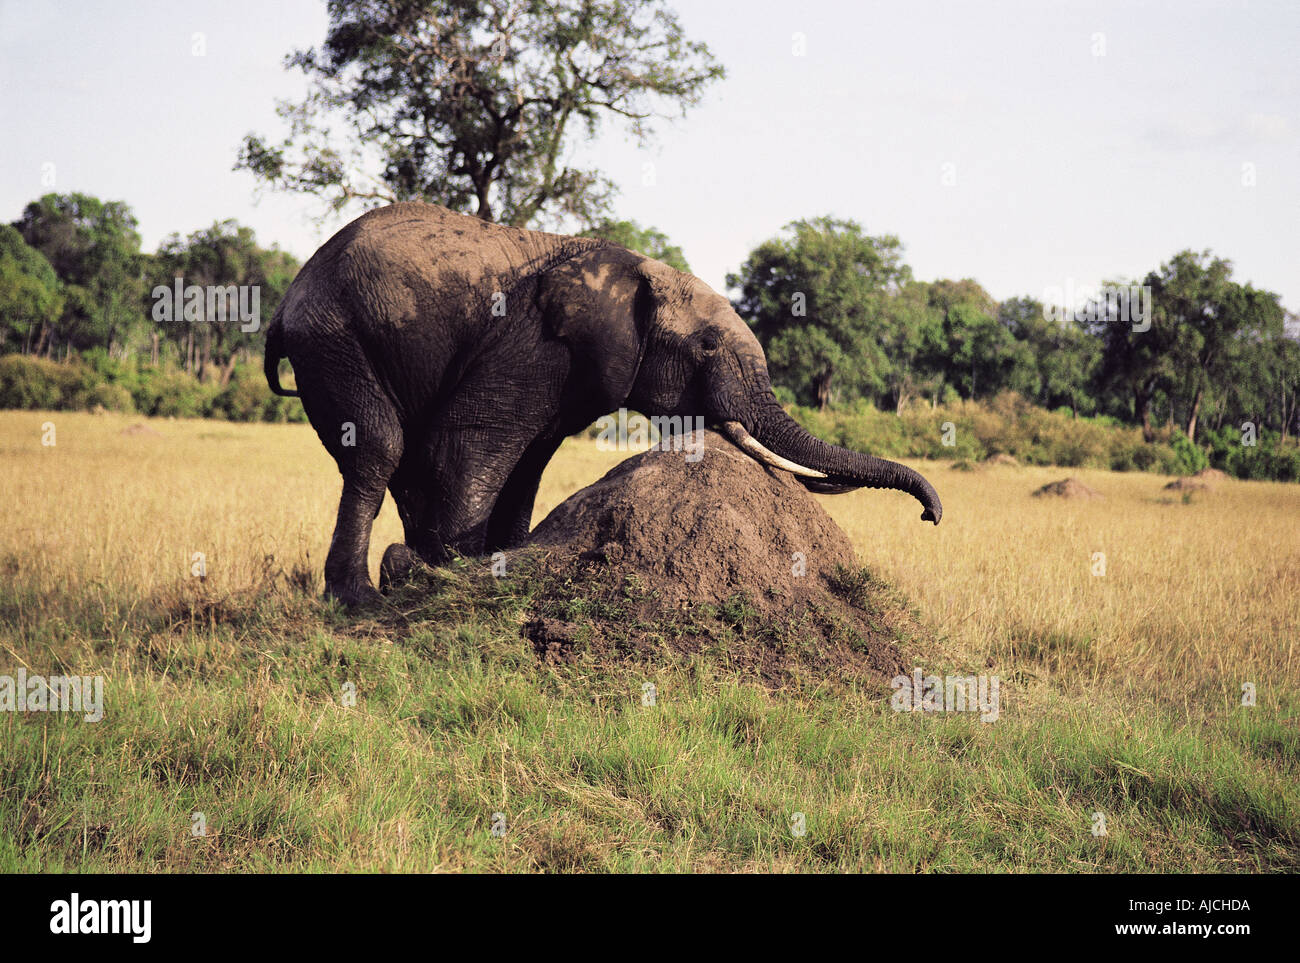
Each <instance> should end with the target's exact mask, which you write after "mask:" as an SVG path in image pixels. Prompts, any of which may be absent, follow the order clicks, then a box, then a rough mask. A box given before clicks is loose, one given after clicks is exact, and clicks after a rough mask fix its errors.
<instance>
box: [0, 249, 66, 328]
mask: <svg viewBox="0 0 1300 963" xmlns="http://www.w3.org/2000/svg"><path fill="white" fill-rule="evenodd" d="M62 313H63V284H62V283H61V282H60V281H59V278H58V275H57V274H55V273H54V268H53V267H52V266H51V265H50V262H49V261H47V260H46V259H45V255H43V254H41V252H40V251H38V250H36V249H35V248H34V247H31V246H30V245H29V244H28V243H27V242H26V241H24V240H23V236H22V235H21V234H19V233H18V230H17V229H16V228H13V227H10V226H9V225H8V224H0V350H9V344H10V342H11V341H12V342H13V344H14V345H15V347H21V350H22V351H23V353H25V354H26V353H30V352H31V350H32V338H33V336H35V337H36V350H37V352H38V353H39V352H40V350H41V346H42V344H43V342H44V341H45V339H46V337H47V336H48V333H49V330H50V328H51V326H52V325H53V324H54V323H55V322H56V321H57V320H58V319H59V316H60V315H61V314H62Z"/></svg>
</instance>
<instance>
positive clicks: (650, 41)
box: [236, 0, 723, 227]
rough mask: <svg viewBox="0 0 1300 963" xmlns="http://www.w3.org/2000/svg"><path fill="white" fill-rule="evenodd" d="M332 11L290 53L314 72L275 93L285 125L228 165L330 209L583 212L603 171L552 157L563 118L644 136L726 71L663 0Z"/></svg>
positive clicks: (367, 0) (251, 141) (603, 194)
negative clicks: (286, 93)
mask: <svg viewBox="0 0 1300 963" xmlns="http://www.w3.org/2000/svg"><path fill="white" fill-rule="evenodd" d="M329 15H330V28H329V32H328V34H327V36H326V39H325V43H324V44H323V45H322V46H321V47H320V48H319V49H317V48H312V49H308V50H298V51H296V52H294V53H293V54H291V55H290V56H289V57H288V58H287V60H286V66H287V67H290V68H297V69H300V70H302V71H303V73H305V74H306V75H307V77H308V78H309V79H310V81H311V88H310V92H309V94H308V96H307V98H306V99H305V100H304V101H303V102H302V103H299V104H291V103H281V104H280V105H279V113H280V115H281V116H282V117H283V118H284V119H285V120H287V121H288V123H289V128H290V130H289V136H288V138H287V139H285V140H284V141H283V142H282V143H280V144H270V143H268V142H267V141H265V140H264V139H263V138H261V137H260V136H257V135H255V134H249V135H248V136H247V137H246V138H245V139H244V142H243V145H242V148H241V150H240V154H239V160H238V162H237V164H236V169H240V168H243V169H247V170H250V171H252V172H253V174H254V175H256V176H257V177H258V178H259V179H260V180H262V181H264V182H265V183H266V184H268V185H270V186H271V187H273V188H275V189H279V190H288V191H299V192H303V193H308V194H314V195H317V196H319V197H321V198H322V199H323V200H325V201H326V202H327V203H328V204H329V207H330V208H331V209H333V210H339V209H341V208H343V207H345V206H347V205H349V204H350V203H352V202H354V201H359V202H361V203H363V204H365V205H367V206H374V205H375V204H378V203H383V202H391V201H401V200H426V201H435V202H437V203H440V204H444V205H446V206H447V207H450V208H452V209H453V210H458V211H468V210H469V207H470V204H471V203H473V204H474V205H475V206H474V211H473V212H474V213H476V214H477V215H478V216H479V217H481V218H483V219H484V220H489V221H492V220H499V221H502V222H505V223H509V224H512V225H515V226H517V227H524V226H528V225H530V224H532V223H533V222H534V221H536V220H538V219H539V218H541V217H543V216H562V215H567V216H570V217H572V218H574V219H576V220H577V221H579V222H580V223H583V224H593V223H595V222H596V221H597V220H598V219H599V218H600V216H601V215H602V214H603V213H604V212H605V210H606V209H607V207H608V203H609V195H610V185H609V184H608V182H607V181H606V180H605V179H604V178H603V177H602V176H601V175H600V174H598V173H597V172H595V171H592V170H582V169H578V168H574V167H570V166H568V165H566V164H565V163H564V160H563V158H564V155H565V152H566V150H567V149H568V147H569V146H570V143H571V135H572V133H573V129H574V126H575V125H581V126H582V127H583V128H584V129H585V132H586V134H587V136H589V137H590V136H592V135H594V134H595V132H596V130H597V129H598V127H599V126H600V124H601V122H602V120H603V119H605V118H619V119H621V120H622V121H624V122H626V124H627V127H628V129H629V131H630V132H631V133H632V135H633V136H634V137H636V138H637V140H638V141H640V142H642V143H644V142H646V141H647V139H648V137H649V135H650V133H651V130H652V124H653V121H654V120H655V119H656V118H660V117H664V116H666V114H665V112H664V111H665V108H666V107H668V106H676V107H678V108H679V109H680V110H681V111H682V112H683V113H684V112H685V110H686V108H687V107H689V106H692V105H694V104H696V103H697V102H698V101H699V99H700V96H701V94H702V92H703V90H704V88H705V87H706V86H707V85H708V84H709V82H711V81H713V80H716V79H718V78H721V77H722V76H723V69H722V67H721V66H719V65H718V64H716V63H715V62H714V60H713V57H712V55H711V54H710V52H709V50H708V48H707V47H706V46H705V45H704V44H702V43H699V42H695V41H690V40H687V39H686V37H685V36H684V34H683V31H682V27H681V24H680V23H679V22H678V20H677V17H676V15H675V14H674V13H672V12H671V11H670V10H668V9H666V8H665V7H664V5H663V3H662V0H556V2H552V3H545V4H544V3H540V2H537V0H478V2H470V0H330V3H329ZM335 124H337V125H339V126H341V127H343V128H345V129H346V134H341V133H340V132H339V131H338V130H335V129H334V127H333V126H332V125H335ZM340 144H343V145H344V146H342V147H340V146H339V145H340Z"/></svg>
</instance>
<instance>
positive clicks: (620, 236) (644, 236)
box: [580, 218, 691, 274]
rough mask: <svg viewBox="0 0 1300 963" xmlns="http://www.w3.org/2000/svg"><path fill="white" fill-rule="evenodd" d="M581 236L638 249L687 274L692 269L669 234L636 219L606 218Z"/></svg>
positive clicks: (634, 249)
mask: <svg viewBox="0 0 1300 963" xmlns="http://www.w3.org/2000/svg"><path fill="white" fill-rule="evenodd" d="M580 236H582V237H599V238H603V239H604V240H606V241H613V242H614V243H615V244H617V245H619V246H621V247H625V248H627V249H628V250H629V251H637V252H638V253H640V254H644V255H645V256H646V257H652V258H654V259H655V260H656V261H663V262H664V263H665V264H667V265H668V266H669V267H674V268H676V269H677V270H679V271H685V272H686V273H687V274H689V273H690V271H691V268H690V265H689V264H687V263H686V257H685V255H683V254H682V249H681V248H680V247H678V246H677V245H675V244H670V243H668V235H666V234H664V233H663V232H662V231H659V230H656V229H655V228H653V227H642V226H641V225H640V224H638V223H637V222H636V221H614V220H610V219H608V218H606V219H605V220H602V221H601V222H600V223H599V224H597V225H595V226H594V227H592V228H589V229H588V230H586V231H583V232H582V234H581V235H580Z"/></svg>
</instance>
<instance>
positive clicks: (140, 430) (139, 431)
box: [119, 422, 162, 438]
mask: <svg viewBox="0 0 1300 963" xmlns="http://www.w3.org/2000/svg"><path fill="white" fill-rule="evenodd" d="M119 434H122V435H125V436H126V437H128V438H161V437H162V435H160V434H159V433H158V432H156V431H154V430H153V429H152V428H150V427H149V426H148V425H142V424H140V423H139V422H136V423H135V424H134V425H127V426H126V427H125V428H123V429H122V430H121V431H120V432H119Z"/></svg>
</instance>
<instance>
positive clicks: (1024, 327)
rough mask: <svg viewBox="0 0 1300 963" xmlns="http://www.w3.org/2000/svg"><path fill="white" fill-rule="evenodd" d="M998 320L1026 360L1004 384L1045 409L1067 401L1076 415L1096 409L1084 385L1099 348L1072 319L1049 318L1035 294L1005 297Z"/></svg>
mask: <svg viewBox="0 0 1300 963" xmlns="http://www.w3.org/2000/svg"><path fill="white" fill-rule="evenodd" d="M998 321H999V323H1000V324H1002V326H1003V327H1005V328H1006V329H1007V331H1008V332H1010V334H1011V336H1012V337H1013V338H1014V339H1015V340H1016V341H1017V342H1018V343H1022V344H1024V345H1025V347H1026V348H1027V350H1028V355H1029V360H1028V366H1027V368H1025V369H1020V370H1017V371H1016V372H1015V373H1014V375H1013V377H1012V383H1010V384H1008V385H1007V387H1009V388H1011V389H1013V390H1015V391H1018V392H1020V393H1021V394H1022V395H1024V396H1025V397H1027V398H1031V399H1033V400H1034V401H1035V402H1037V403H1038V404H1040V405H1042V406H1044V407H1046V408H1058V407H1060V406H1062V405H1068V406H1069V408H1070V411H1071V412H1073V414H1074V415H1075V417H1078V415H1079V412H1080V410H1083V411H1084V412H1085V413H1090V412H1091V411H1092V410H1093V409H1094V408H1095V403H1094V401H1093V399H1092V396H1091V395H1090V394H1089V391H1088V388H1089V386H1090V385H1091V383H1092V381H1093V378H1094V375H1095V373H1096V367H1097V363H1098V361H1099V360H1100V346H1099V345H1098V342H1097V339H1096V338H1095V337H1094V336H1093V335H1091V334H1089V333H1088V332H1087V331H1086V330H1085V329H1084V327H1083V325H1081V324H1080V323H1079V322H1077V321H1076V320H1075V319H1074V318H1073V317H1069V318H1059V319H1058V318H1050V317H1049V316H1048V314H1047V311H1046V310H1045V309H1044V307H1043V304H1042V302H1040V301H1037V300H1036V299H1034V298H1027V297H1026V298H1009V299H1008V300H1006V301H1003V302H1002V303H1001V304H1000V305H998Z"/></svg>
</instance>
